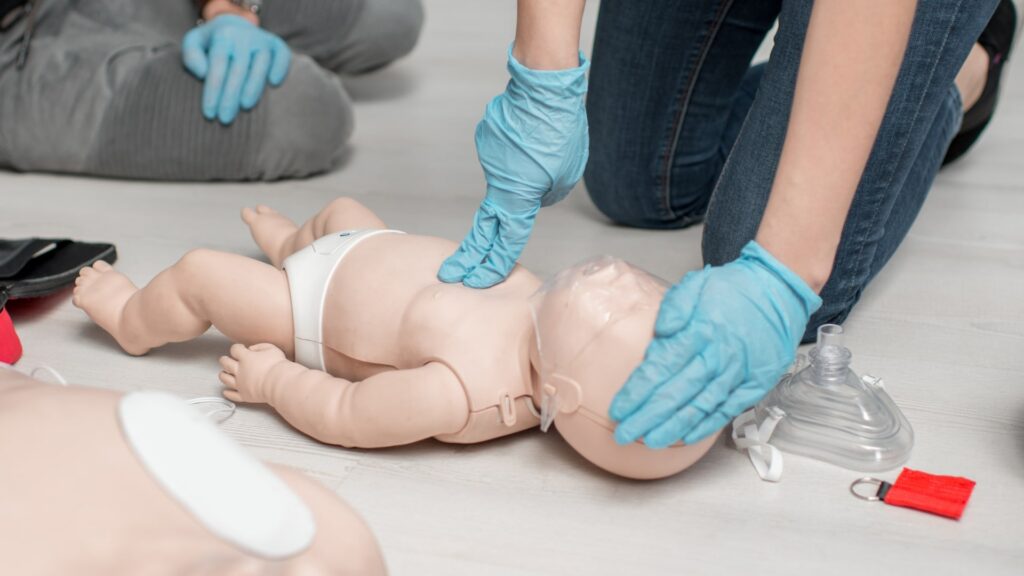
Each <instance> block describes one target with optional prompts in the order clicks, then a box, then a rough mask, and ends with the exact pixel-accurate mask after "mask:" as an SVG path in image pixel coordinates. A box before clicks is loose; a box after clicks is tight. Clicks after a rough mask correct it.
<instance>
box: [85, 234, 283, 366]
mask: <svg viewBox="0 0 1024 576" xmlns="http://www.w3.org/2000/svg"><path fill="white" fill-rule="evenodd" d="M75 286H76V287H75V291H74V297H73V298H72V302H73V303H74V305H75V306H77V307H79V308H81V309H82V310H84V311H85V313H86V314H88V315H89V317H90V318H92V319H93V321H94V322H96V323H97V324H99V326H100V327H101V328H103V329H104V330H106V331H107V332H109V333H110V335H111V336H113V337H114V339H115V340H117V343H118V344H120V345H121V348H123V349H124V350H125V352H128V353H129V354H133V355H140V354H145V353H146V352H148V351H149V350H150V349H152V348H156V347H158V346H162V345H164V344H167V343H169V342H183V341H186V340H191V339H193V338H196V337H198V336H200V335H202V334H203V333H204V332H206V331H207V330H208V329H209V328H210V326H211V325H213V326H215V327H216V328H217V329H218V330H220V331H221V332H223V333H224V335H225V336H227V337H228V338H229V339H231V340H232V341H234V342H241V343H243V344H246V345H249V344H255V343H258V342H269V343H271V344H274V345H275V346H277V347H278V348H280V349H281V350H284V352H285V354H287V355H288V356H289V357H291V356H292V354H293V348H294V343H293V340H292V339H293V329H292V307H291V299H290V297H289V291H288V280H287V278H286V277H285V275H284V273H283V272H281V271H280V270H275V269H274V268H273V267H271V266H268V265H266V264H264V263H262V262H259V261H256V260H253V259H251V258H246V257H244V256H239V255H237V254H228V253H224V252H215V251H213V250H206V249H200V250H193V251H191V252H189V253H187V254H185V256H184V257H182V259H181V260H179V261H178V262H177V263H176V264H174V265H173V266H171V267H170V268H168V269H167V270H164V271H163V272H161V273H160V274H158V275H157V276H156V278H154V279H153V280H152V281H151V282H150V283H149V284H148V285H146V286H145V287H143V288H142V289H141V290H140V289H139V288H136V287H135V285H134V284H132V282H131V280H129V279H128V278H127V277H126V276H125V275H123V274H121V273H120V272H117V271H116V270H114V269H113V268H112V267H111V266H110V264H107V263H106V262H97V263H96V264H94V265H93V266H91V267H88V268H83V269H82V271H81V273H80V274H79V276H78V279H77V280H75Z"/></svg>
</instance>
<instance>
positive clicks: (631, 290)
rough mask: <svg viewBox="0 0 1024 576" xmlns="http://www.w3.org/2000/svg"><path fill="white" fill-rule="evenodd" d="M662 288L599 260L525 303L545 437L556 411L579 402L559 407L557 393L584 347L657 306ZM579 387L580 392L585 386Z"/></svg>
mask: <svg viewBox="0 0 1024 576" xmlns="http://www.w3.org/2000/svg"><path fill="white" fill-rule="evenodd" d="M667 287H668V283H667V282H665V281H664V280H662V279H660V278H658V277H656V276H654V275H652V274H650V273H648V272H645V271H643V270H641V269H639V268H636V267H635V266H633V265H631V264H629V263H628V262H626V261H624V260H621V259H618V258H613V257H611V256H599V257H595V258H591V259H588V260H585V261H583V262H580V263H579V264H576V265H575V266H572V267H570V268H567V269H565V270H563V271H561V272H559V273H558V274H556V275H555V276H554V277H552V278H550V279H548V280H547V281H545V282H544V285H543V286H541V287H540V288H539V289H538V290H537V292H536V293H534V295H533V296H531V297H530V309H531V312H532V315H533V322H534V328H535V330H534V333H535V334H536V338H537V355H538V371H539V372H540V380H541V384H540V404H541V415H540V421H541V424H540V425H541V430H543V431H547V429H548V428H549V427H550V426H551V423H552V422H554V419H555V416H556V415H557V414H558V412H559V411H560V410H563V409H564V411H568V412H571V411H574V410H575V409H577V408H578V407H579V402H578V401H574V402H573V404H575V405H574V406H562V405H560V404H561V403H562V401H561V400H560V399H559V398H560V394H559V390H560V389H562V388H564V387H565V386H566V385H571V383H575V380H574V378H573V375H574V374H576V373H577V370H576V369H575V367H576V365H577V364H578V362H580V361H582V359H583V358H584V356H585V354H586V352H587V351H588V349H589V347H590V346H591V345H592V344H593V343H594V342H596V341H597V340H598V339H599V338H600V336H601V335H602V333H604V332H605V331H606V330H608V329H609V328H610V327H612V326H614V325H615V324H616V323H617V322H619V321H621V320H622V319H624V318H627V317H629V316H631V315H633V314H635V313H636V312H638V311H640V310H646V309H649V308H650V307H651V304H650V303H651V302H660V301H661V296H662V295H663V294H664V292H665V290H666V289H667ZM652 294H653V295H655V296H656V297H654V298H652V297H651V295H652ZM579 384H580V385H579V386H578V387H579V388H580V389H581V390H584V389H585V386H582V384H584V383H579ZM576 400H579V399H578V398H577V399H576Z"/></svg>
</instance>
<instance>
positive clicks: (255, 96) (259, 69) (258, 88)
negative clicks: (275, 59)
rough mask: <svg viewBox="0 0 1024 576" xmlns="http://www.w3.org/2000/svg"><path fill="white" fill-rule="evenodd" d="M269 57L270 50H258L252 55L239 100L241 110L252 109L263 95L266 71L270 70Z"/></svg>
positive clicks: (265, 84)
mask: <svg viewBox="0 0 1024 576" xmlns="http://www.w3.org/2000/svg"><path fill="white" fill-rule="evenodd" d="M271 58H272V56H271V53H270V50H258V51H257V52H256V54H255V55H254V56H253V58H252V65H251V66H250V68H249V76H248V77H247V78H246V79H245V86H243V87H242V97H241V99H240V100H239V104H240V105H241V106H242V110H252V108H253V107H254V106H256V103H257V102H259V101H260V96H262V95H263V90H264V88H266V86H267V73H268V72H269V71H270V60H271Z"/></svg>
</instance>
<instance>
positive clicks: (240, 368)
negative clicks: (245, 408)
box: [220, 344, 287, 403]
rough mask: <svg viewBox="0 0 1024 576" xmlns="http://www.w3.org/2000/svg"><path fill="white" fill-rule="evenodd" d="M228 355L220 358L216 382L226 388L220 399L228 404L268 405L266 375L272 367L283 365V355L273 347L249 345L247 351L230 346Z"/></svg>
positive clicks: (240, 347) (268, 395) (239, 346)
mask: <svg viewBox="0 0 1024 576" xmlns="http://www.w3.org/2000/svg"><path fill="white" fill-rule="evenodd" d="M230 354H231V355H230V356H221V357H220V367H221V368H222V370H221V373H220V381H221V383H223V384H224V386H225V387H226V388H227V389H226V390H224V397H225V398H227V399H228V400H231V401H232V402H254V403H266V402H269V401H270V390H268V389H267V386H266V378H267V374H269V373H270V369H271V368H273V367H274V366H275V365H277V364H279V363H281V362H286V361H287V358H285V356H284V352H282V351H281V349H280V348H278V347H277V346H274V345H273V344H253V345H252V346H249V347H248V348H246V347H245V346H243V345H242V344H234V345H232V346H231V352H230Z"/></svg>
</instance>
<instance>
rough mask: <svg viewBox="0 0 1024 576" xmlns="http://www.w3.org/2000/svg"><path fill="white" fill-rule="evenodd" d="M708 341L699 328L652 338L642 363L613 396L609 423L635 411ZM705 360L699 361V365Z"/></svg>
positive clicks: (705, 333)
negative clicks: (665, 336) (669, 335)
mask: <svg viewBox="0 0 1024 576" xmlns="http://www.w3.org/2000/svg"><path fill="white" fill-rule="evenodd" d="M709 341H710V340H709V335H708V334H707V331H706V329H704V327H702V326H695V327H691V328H690V329H688V330H684V331H683V332H682V333H680V334H677V335H675V336H671V337H668V338H658V337H655V338H654V340H652V341H651V343H650V344H649V345H648V346H647V351H646V352H645V353H644V361H643V362H641V363H640V365H639V366H637V367H636V369H635V370H633V373H632V374H630V376H629V379H627V380H626V383H625V385H623V387H622V389H621V390H619V391H618V393H616V394H615V397H614V398H613V399H612V403H611V406H609V408H608V415H609V416H610V417H611V418H612V420H615V421H622V420H623V419H625V418H626V417H628V416H629V415H630V414H632V413H633V412H635V411H636V410H637V409H638V408H639V407H640V406H641V405H642V404H644V403H645V402H647V400H648V398H649V397H650V395H651V394H652V393H653V392H654V390H655V389H656V388H657V387H658V386H659V385H661V383H663V382H665V381H667V380H670V379H672V378H673V377H674V375H675V374H678V373H680V372H681V371H682V370H683V369H684V368H685V367H686V366H687V365H689V364H690V363H691V362H692V361H693V359H694V358H695V357H699V356H700V354H701V351H703V350H704V349H705V348H706V347H707V345H708V342H709ZM704 361H705V359H704V358H701V362H702V364H703V363H704Z"/></svg>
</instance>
